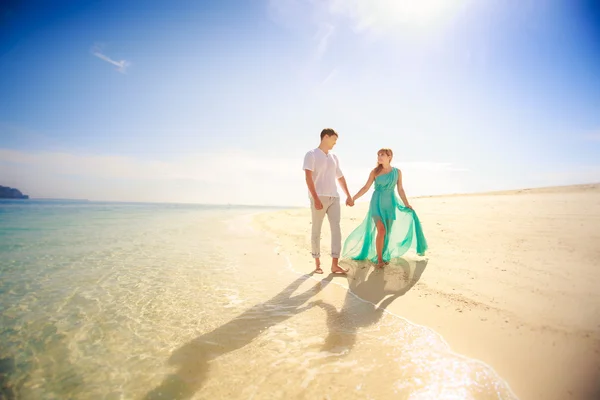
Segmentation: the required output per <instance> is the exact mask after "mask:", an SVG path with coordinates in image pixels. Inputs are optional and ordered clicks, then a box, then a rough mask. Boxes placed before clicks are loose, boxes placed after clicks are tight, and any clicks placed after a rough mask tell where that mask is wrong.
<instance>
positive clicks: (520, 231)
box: [255, 184, 600, 400]
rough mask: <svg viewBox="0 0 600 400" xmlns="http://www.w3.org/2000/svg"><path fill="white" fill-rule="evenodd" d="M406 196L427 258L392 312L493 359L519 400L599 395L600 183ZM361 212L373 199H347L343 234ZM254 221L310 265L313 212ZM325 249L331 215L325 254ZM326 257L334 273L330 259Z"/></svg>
mask: <svg viewBox="0 0 600 400" xmlns="http://www.w3.org/2000/svg"><path fill="white" fill-rule="evenodd" d="M365 197H366V198H368V197H369V195H367V196H365ZM411 204H412V205H413V207H414V208H415V210H416V211H417V212H418V215H419V217H420V219H421V222H422V224H423V229H424V231H425V236H426V238H427V240H428V244H429V251H428V253H427V258H428V262H427V265H426V268H425V270H424V272H423V274H422V276H421V277H420V279H419V280H418V282H417V283H416V284H415V285H414V286H413V287H412V288H411V289H410V290H408V291H407V292H406V293H405V294H403V295H402V296H401V297H399V298H398V299H396V300H395V301H393V302H392V303H391V305H389V306H388V307H387V309H388V310H389V311H391V312H393V313H395V314H397V315H400V316H403V317H405V318H407V319H408V320H410V321H412V322H415V323H417V324H420V325H424V326H427V327H430V328H432V329H434V330H435V331H437V332H438V333H439V334H441V335H442V336H443V337H444V338H445V339H446V341H447V342H448V343H449V344H450V346H451V347H452V349H453V350H454V351H455V352H457V353H460V354H462V355H465V356H468V357H472V358H475V359H478V360H481V361H483V362H485V363H487V364H488V365H490V366H492V367H493V368H494V369H495V370H496V372H497V373H498V374H499V375H500V376H501V377H502V378H503V379H504V380H506V381H507V382H508V383H509V384H510V386H511V388H512V390H513V391H514V393H515V394H516V395H517V396H518V397H519V398H520V399H522V400H534V399H543V400H551V399H557V400H559V399H560V400H563V399H592V398H600V397H599V396H600V293H599V290H598V288H599V287H600V283H599V282H600V268H599V267H600V184H594V185H579V186H571V187H556V188H547V189H530V190H515V191H506V192H498V193H487V194H477V195H452V196H436V197H422V198H415V199H411ZM366 211H367V205H366V203H359V204H357V205H356V206H355V207H353V208H348V207H344V209H343V210H342V233H343V236H344V237H346V236H347V235H348V234H349V233H350V232H351V231H352V229H354V228H355V227H356V226H357V225H358V224H359V223H360V222H361V220H362V219H363V218H364V216H365V215H366ZM255 223H256V224H257V226H259V227H260V228H261V229H263V230H264V231H266V232H268V233H270V234H272V235H274V236H275V237H276V239H277V241H278V242H279V244H280V245H281V248H282V250H283V251H284V252H286V254H287V255H288V256H289V257H290V260H291V262H292V264H293V265H294V268H295V269H296V270H297V271H299V272H310V271H311V270H312V269H313V262H312V259H311V258H310V212H309V210H308V208H304V209H295V210H287V211H278V212H275V213H270V214H263V215H259V216H257V217H256V219H255ZM328 247H329V227H328V224H327V223H324V225H323V240H322V249H323V250H324V251H323V254H328V251H327V250H328ZM322 260H323V263H324V265H323V266H324V270H325V271H326V273H327V271H328V263H329V257H328V256H325V257H323V259H322ZM340 295H342V294H340Z"/></svg>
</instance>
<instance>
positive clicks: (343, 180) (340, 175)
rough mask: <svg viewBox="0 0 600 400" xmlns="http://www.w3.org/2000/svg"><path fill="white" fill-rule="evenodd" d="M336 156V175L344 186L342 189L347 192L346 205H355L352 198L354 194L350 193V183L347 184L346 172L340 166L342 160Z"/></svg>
mask: <svg viewBox="0 0 600 400" xmlns="http://www.w3.org/2000/svg"><path fill="white" fill-rule="evenodd" d="M334 157H335V164H336V171H335V174H336V177H337V180H338V182H339V183H340V186H341V187H342V190H343V191H344V193H346V205H347V206H351V207H352V206H353V205H354V200H352V195H351V194H350V191H349V190H348V185H347V184H346V178H344V174H343V173H342V170H341V168H340V160H338V158H337V157H336V156H334Z"/></svg>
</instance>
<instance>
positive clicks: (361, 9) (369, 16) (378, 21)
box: [334, 0, 469, 30]
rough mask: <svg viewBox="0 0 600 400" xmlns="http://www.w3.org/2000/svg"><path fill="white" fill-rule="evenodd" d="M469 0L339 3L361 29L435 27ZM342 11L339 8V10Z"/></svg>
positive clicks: (376, 0) (354, 1)
mask: <svg viewBox="0 0 600 400" xmlns="http://www.w3.org/2000/svg"><path fill="white" fill-rule="evenodd" d="M468 1H469V0H345V1H342V0H338V1H337V2H335V0H334V3H337V6H338V7H339V6H341V7H342V8H345V11H346V12H347V13H348V14H350V15H351V16H352V17H353V18H354V19H355V20H356V22H357V25H358V28H359V29H375V30H379V29H385V28H390V27H396V26H401V27H408V28H410V27H413V28H432V27H435V26H437V25H439V24H440V23H442V22H444V21H447V20H448V19H450V18H452V17H453V16H454V15H455V14H456V12H457V11H458V10H459V9H460V8H461V7H463V6H464V5H465V4H466V3H467V2H468ZM338 9H339V8H338Z"/></svg>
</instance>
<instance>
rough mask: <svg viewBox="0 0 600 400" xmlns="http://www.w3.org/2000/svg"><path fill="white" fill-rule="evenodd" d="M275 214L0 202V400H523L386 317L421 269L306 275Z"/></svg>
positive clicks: (428, 337) (476, 365) (407, 265)
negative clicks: (259, 219) (383, 304)
mask: <svg viewBox="0 0 600 400" xmlns="http://www.w3.org/2000/svg"><path fill="white" fill-rule="evenodd" d="M275 210H276V209H275V208H266V207H265V208H262V207H237V206H203V205H175V204H133V203H108V202H107V203H100V202H83V201H81V202H80V201H49V200H26V201H23V200H4V201H0V310H1V313H0V398H6V399H222V398H223V399H224V398H227V399H234V398H235V399H237V398H239V399H281V398H288V399H514V398H515V396H514V394H512V392H511V391H510V388H509V386H508V385H507V384H506V383H505V382H504V381H503V380H502V379H501V378H500V377H498V376H497V375H496V374H495V372H494V371H493V369H492V368H491V367H489V366H487V365H485V364H483V363H480V362H478V361H476V360H471V359H468V358H466V357H462V356H460V355H458V354H455V353H453V352H452V351H451V350H450V349H449V347H448V345H447V344H446V343H445V341H444V340H443V338H441V337H440V336H439V335H438V334H437V333H435V332H434V331H432V330H430V329H428V328H426V327H421V326H418V325H415V324H412V323H410V322H409V321H406V320H404V319H402V318H400V317H398V316H395V315H392V314H390V313H388V312H386V311H384V310H383V309H382V308H379V309H378V308H376V307H375V306H374V299H371V298H369V296H372V295H373V293H377V288H382V289H383V288H386V287H387V288H389V287H390V285H391V286H394V285H396V286H398V285H400V286H402V285H407V282H409V281H410V280H411V279H412V278H411V274H412V275H414V274H415V273H417V271H418V270H419V264H418V262H416V261H411V260H406V261H403V262H402V264H401V265H397V266H391V267H390V268H386V270H385V271H383V272H380V273H379V274H376V273H375V272H373V271H370V270H369V269H368V268H365V267H364V266H360V265H355V266H353V267H352V268H353V269H352V271H351V273H350V274H349V278H348V279H346V278H345V277H332V276H328V275H326V274H325V275H315V276H313V275H310V274H306V272H308V271H304V272H303V271H300V270H299V269H298V268H297V267H295V266H293V265H291V263H290V262H289V259H288V258H287V257H286V254H285V252H286V249H282V248H280V247H278V246H277V243H276V238H273V237H270V236H269V235H268V234H265V232H261V231H259V230H257V229H256V228H255V226H254V225H253V224H252V217H253V215H254V214H256V213H264V212H271V211H275ZM307 257H309V254H307ZM348 288H350V290H348ZM407 290H408V289H407ZM381 293H383V291H381ZM377 300H380V299H377Z"/></svg>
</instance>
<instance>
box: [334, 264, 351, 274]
mask: <svg viewBox="0 0 600 400" xmlns="http://www.w3.org/2000/svg"><path fill="white" fill-rule="evenodd" d="M348 271H349V270H347V269H344V268H342V267H340V266H339V265H337V264H335V265H332V266H331V273H332V274H340V275H344V274H346V273H348Z"/></svg>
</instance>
